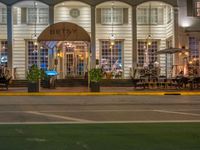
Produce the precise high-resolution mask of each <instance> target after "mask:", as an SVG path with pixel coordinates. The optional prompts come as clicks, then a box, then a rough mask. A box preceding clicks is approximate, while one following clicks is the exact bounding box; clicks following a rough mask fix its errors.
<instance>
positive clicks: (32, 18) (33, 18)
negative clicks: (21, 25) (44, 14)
mask: <svg viewBox="0 0 200 150" xmlns="http://www.w3.org/2000/svg"><path fill="white" fill-rule="evenodd" d="M28 23H29V24H35V23H37V9H35V8H28Z"/></svg>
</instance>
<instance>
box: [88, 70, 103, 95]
mask: <svg viewBox="0 0 200 150" xmlns="http://www.w3.org/2000/svg"><path fill="white" fill-rule="evenodd" d="M89 75H90V91H91V92H100V81H101V79H102V76H103V73H102V70H101V69H100V68H93V69H91V70H90V72H89Z"/></svg>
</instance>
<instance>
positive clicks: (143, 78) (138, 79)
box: [131, 67, 200, 90]
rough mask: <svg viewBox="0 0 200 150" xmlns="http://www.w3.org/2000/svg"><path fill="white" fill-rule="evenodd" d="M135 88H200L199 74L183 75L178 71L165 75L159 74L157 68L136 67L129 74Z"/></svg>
mask: <svg viewBox="0 0 200 150" xmlns="http://www.w3.org/2000/svg"><path fill="white" fill-rule="evenodd" d="M131 79H132V82H133V86H134V88H135V89H137V88H139V89H140V88H141V89H176V90H181V89H189V90H193V89H200V76H199V75H198V74H190V75H187V76H184V74H182V73H179V74H177V75H175V76H171V77H167V76H163V75H161V74H160V70H159V68H155V67H153V68H149V67H147V68H136V69H134V71H133V76H131Z"/></svg>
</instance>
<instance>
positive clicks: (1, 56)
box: [0, 41, 8, 65]
mask: <svg viewBox="0 0 200 150" xmlns="http://www.w3.org/2000/svg"><path fill="white" fill-rule="evenodd" d="M7 62H8V45H7V41H1V51H0V64H1V65H6V64H7Z"/></svg>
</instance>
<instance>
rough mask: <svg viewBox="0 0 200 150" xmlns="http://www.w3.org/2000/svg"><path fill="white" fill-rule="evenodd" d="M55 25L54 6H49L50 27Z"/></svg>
mask: <svg viewBox="0 0 200 150" xmlns="http://www.w3.org/2000/svg"><path fill="white" fill-rule="evenodd" d="M52 24H54V5H49V25H52Z"/></svg>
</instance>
